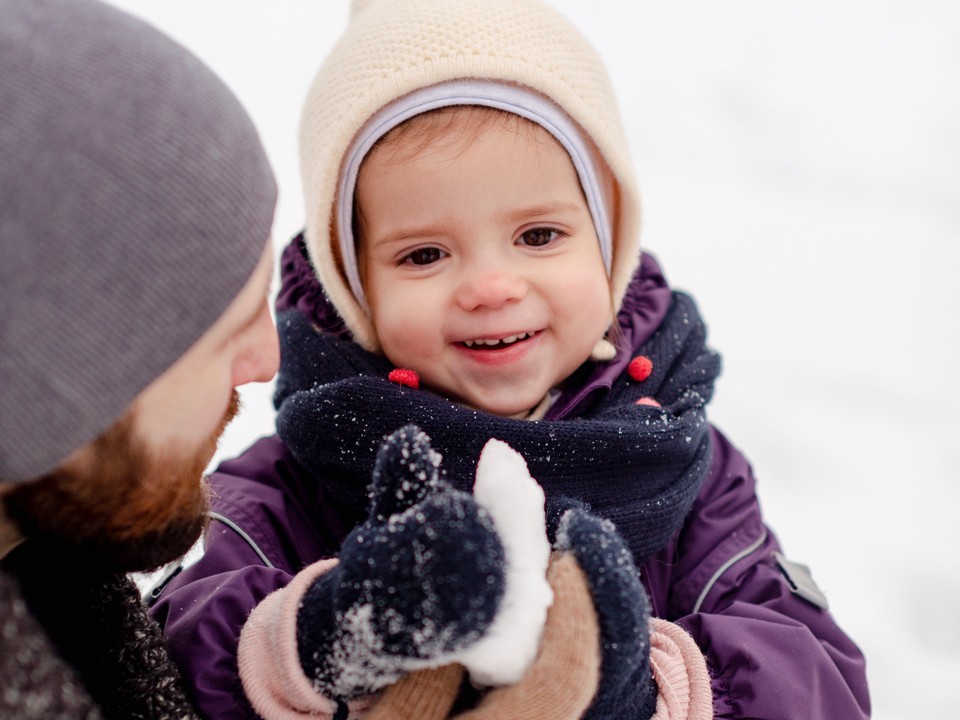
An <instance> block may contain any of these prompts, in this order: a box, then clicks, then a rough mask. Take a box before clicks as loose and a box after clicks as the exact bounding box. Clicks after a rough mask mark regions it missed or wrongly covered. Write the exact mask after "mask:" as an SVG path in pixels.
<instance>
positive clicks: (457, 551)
mask: <svg viewBox="0 0 960 720" xmlns="http://www.w3.org/2000/svg"><path fill="white" fill-rule="evenodd" d="M439 463H440V456H439V455H438V454H437V453H436V452H434V451H433V450H432V449H431V448H430V444H429V439H428V438H427V436H426V435H425V434H424V433H423V432H422V431H420V430H419V429H418V428H415V427H413V426H408V427H405V428H402V429H401V430H398V431H397V432H395V433H393V434H392V435H391V436H390V437H389V438H388V439H387V441H386V443H385V444H384V445H383V447H382V448H381V450H380V453H379V455H378V456H377V460H376V465H375V468H374V472H373V482H372V484H371V508H370V514H369V517H368V519H367V521H366V522H364V523H363V524H362V525H360V526H358V527H357V528H356V529H355V530H354V531H353V532H351V533H350V534H349V535H348V536H347V538H346V539H345V540H344V542H343V546H342V549H341V552H340V555H339V563H338V564H337V565H336V567H334V568H333V569H332V570H330V571H329V572H327V573H325V574H324V575H322V576H321V577H320V578H319V579H318V580H317V581H316V582H315V583H314V584H313V585H312V586H311V587H310V589H309V590H307V592H306V593H305V595H304V596H303V601H302V604H301V606H300V609H299V612H298V614H297V645H298V651H299V657H300V664H301V666H302V667H303V670H304V672H305V673H306V676H307V677H308V678H309V679H310V680H311V681H312V682H313V684H314V688H315V689H316V690H318V691H320V692H321V693H323V694H324V695H326V696H327V697H330V698H335V699H338V700H341V701H343V700H348V699H352V698H356V697H358V696H362V695H368V694H371V693H373V692H375V691H377V690H378V689H380V688H382V687H384V686H386V685H388V684H390V683H392V682H394V681H396V680H397V679H398V678H400V677H401V676H402V675H404V674H406V673H408V672H410V671H413V670H417V669H420V668H425V667H437V666H439V665H444V664H446V663H448V662H451V661H452V660H455V659H456V656H457V654H458V652H459V651H461V650H463V649H464V648H466V647H468V646H470V645H471V644H473V643H475V641H477V640H478V639H479V638H481V637H482V636H483V635H484V633H485V632H486V631H487V630H488V628H489V627H490V625H491V623H493V621H494V618H495V617H496V615H497V612H498V608H499V605H500V603H501V600H502V598H503V595H504V591H505V578H504V572H505V571H504V564H505V563H504V547H503V544H502V543H501V541H500V539H499V537H498V535H497V532H496V530H495V527H494V522H493V519H492V518H491V516H490V514H489V513H488V512H487V511H486V510H485V509H483V508H482V507H481V506H480V505H478V503H477V502H476V500H475V499H474V498H473V497H472V496H471V495H469V494H467V493H464V492H459V491H457V490H454V489H453V488H452V487H451V486H450V485H448V484H447V483H446V482H444V481H443V480H442V479H441V477H440V473H439Z"/></svg>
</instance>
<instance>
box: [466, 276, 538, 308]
mask: <svg viewBox="0 0 960 720" xmlns="http://www.w3.org/2000/svg"><path fill="white" fill-rule="evenodd" d="M526 294H527V283H526V281H525V280H524V279H523V278H522V277H520V276H519V275H517V274H516V273H511V272H509V271H507V270H494V271H487V272H482V273H474V274H472V275H470V276H469V277H466V278H465V279H464V280H463V282H462V283H461V284H460V288H459V290H458V292H457V302H458V304H459V305H460V307H461V308H463V309H464V310H468V311H470V310H477V309H480V308H489V309H496V308H499V307H501V306H502V305H505V304H507V303H509V302H516V301H518V300H522V299H523V298H524V296H525V295H526Z"/></svg>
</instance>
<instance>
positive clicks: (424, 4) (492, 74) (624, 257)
mask: <svg viewBox="0 0 960 720" xmlns="http://www.w3.org/2000/svg"><path fill="white" fill-rule="evenodd" d="M464 79H469V80H487V81H494V82H498V83H504V84H505V85H514V86H519V87H522V88H525V89H526V90H527V91H530V92H531V93H535V94H537V95H540V96H542V97H544V98H546V99H548V100H550V101H551V102H552V103H554V104H555V105H557V106H558V107H559V108H560V109H561V110H562V111H563V112H564V113H565V114H566V115H567V116H569V118H570V119H571V120H572V121H573V122H574V123H575V124H576V125H577V126H578V128H579V129H580V131H581V132H582V133H583V135H584V136H585V137H586V138H588V139H589V140H590V141H591V143H592V144H593V145H594V146H595V147H596V149H597V151H598V152H599V156H600V158H601V159H602V161H603V164H604V165H605V169H606V170H608V171H609V173H610V176H611V179H612V181H613V186H614V187H613V192H612V202H611V214H612V223H611V224H612V228H613V232H612V235H613V250H612V263H611V272H610V285H611V290H612V295H613V298H614V311H615V312H616V310H617V309H618V308H619V304H620V302H621V300H622V297H623V294H624V292H625V291H626V287H627V284H628V283H629V281H630V278H631V276H632V275H633V271H634V270H635V268H636V266H637V263H638V262H639V219H640V207H639V200H638V196H637V190H636V184H635V179H634V175H633V169H632V167H631V165H630V161H629V158H630V152H629V149H628V148H627V142H626V136H625V133H624V130H623V127H622V124H621V121H620V114H619V110H618V108H617V102H616V98H615V95H614V92H613V88H612V85H611V83H610V79H609V77H608V75H607V72H606V70H605V68H604V66H603V64H602V62H601V60H600V58H599V56H598V55H597V52H596V50H595V49H594V48H593V47H592V46H591V45H590V43H589V42H588V41H587V40H586V39H585V38H584V37H583V35H582V34H581V33H580V32H579V31H578V30H577V28H576V27H574V26H573V25H572V23H570V22H569V21H568V20H567V19H566V18H564V17H563V16H562V15H560V14H559V13H558V12H556V11H555V10H554V9H552V8H551V7H549V6H548V5H546V4H545V3H543V2H541V0H457V1H456V2H452V1H451V0H354V3H353V6H352V19H351V22H350V25H349V26H348V28H347V30H346V32H345V33H344V34H343V36H342V37H341V38H340V40H339V41H338V43H337V44H336V46H335V47H334V48H333V50H332V51H331V53H330V55H329V56H328V57H327V59H326V61H325V62H324V64H323V65H322V66H321V68H320V69H319V71H318V73H317V75H316V77H315V78H314V81H313V83H312V85H311V87H310V90H309V92H308V94H307V98H306V101H305V103H304V107H303V113H302V116H301V122H300V171H301V176H302V179H303V191H304V205H305V208H306V245H307V249H308V252H309V254H310V260H311V262H312V263H313V266H314V268H315V269H316V271H317V275H318V277H319V279H320V282H321V284H322V285H323V287H324V291H325V292H326V294H327V296H328V297H329V298H330V300H331V302H332V303H333V305H334V306H335V307H336V309H337V312H338V313H339V314H340V316H341V317H342V318H343V320H344V322H345V323H346V325H347V327H348V328H349V329H350V331H351V332H352V333H353V336H354V338H355V339H356V341H357V342H358V343H359V344H360V345H361V346H362V347H364V348H366V349H367V350H373V351H376V350H378V349H379V343H378V342H377V337H376V333H375V330H374V328H373V324H372V322H371V320H370V317H369V316H368V315H367V313H366V311H365V310H364V307H363V305H362V304H361V302H359V301H358V299H357V298H356V297H355V295H354V293H353V292H351V289H350V287H349V283H348V281H347V277H346V272H345V267H344V264H343V260H342V258H341V256H340V253H339V252H338V250H337V249H336V246H337V243H338V240H337V238H336V236H335V232H334V231H332V228H335V225H336V224H335V223H334V222H333V218H332V215H333V213H334V208H335V198H336V195H337V188H338V185H339V183H340V173H341V171H342V168H343V166H342V163H343V160H344V156H345V155H346V153H347V150H348V148H349V147H350V146H351V144H352V142H353V140H354V138H355V137H356V136H357V135H358V133H359V132H360V131H361V129H362V128H363V127H364V125H365V124H366V123H367V122H368V121H369V120H370V119H371V118H373V117H374V116H375V115H376V114H377V113H378V111H379V110H381V109H382V108H384V107H386V106H387V105H389V104H390V103H392V102H393V101H395V100H397V99H399V98H401V97H404V96H406V95H409V94H410V93H412V92H414V91H416V90H420V89H423V88H427V87H431V86H435V85H439V84H441V83H446V82H449V81H455V80H464Z"/></svg>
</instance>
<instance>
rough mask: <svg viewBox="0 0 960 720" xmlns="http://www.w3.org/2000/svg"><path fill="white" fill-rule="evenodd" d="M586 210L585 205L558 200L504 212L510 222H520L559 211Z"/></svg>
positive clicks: (504, 216)
mask: <svg viewBox="0 0 960 720" xmlns="http://www.w3.org/2000/svg"><path fill="white" fill-rule="evenodd" d="M584 211H586V207H585V206H581V205H578V204H577V203H572V202H566V201H563V200H558V201H556V202H548V203H541V204H538V205H530V206H528V207H521V208H516V209H514V210H509V211H507V212H506V213H504V215H503V219H504V220H506V221H508V222H520V221H521V220H526V219H528V218H536V217H541V216H544V215H556V214H558V213H560V214H567V215H572V214H575V213H579V212H584Z"/></svg>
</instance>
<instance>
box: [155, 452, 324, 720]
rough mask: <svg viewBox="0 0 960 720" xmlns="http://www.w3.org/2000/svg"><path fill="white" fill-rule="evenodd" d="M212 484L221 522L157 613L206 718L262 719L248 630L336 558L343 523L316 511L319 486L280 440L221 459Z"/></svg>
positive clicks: (173, 584) (214, 523)
mask: <svg viewBox="0 0 960 720" xmlns="http://www.w3.org/2000/svg"><path fill="white" fill-rule="evenodd" d="M210 481H211V488H212V495H213V500H212V501H211V509H212V511H213V512H214V513H215V515H214V518H216V517H218V516H219V517H220V518H221V519H213V520H212V521H211V523H210V527H209V528H208V530H207V532H206V534H205V535H204V555H203V556H202V557H201V558H200V560H199V561H198V562H197V563H196V564H194V565H191V566H190V567H188V568H187V569H185V570H184V571H182V572H181V573H180V574H179V575H177V576H176V577H174V578H173V580H171V581H170V583H169V584H168V585H167V586H166V587H165V588H164V590H163V592H162V594H161V595H160V598H159V600H158V601H157V603H156V604H155V605H154V606H153V608H152V609H151V613H152V614H153V616H154V617H155V618H156V619H157V621H158V622H159V623H160V625H161V626H162V627H163V630H164V633H165V635H166V636H167V641H168V645H169V648H170V653H171V655H172V657H173V659H174V660H175V661H176V662H177V664H178V665H179V666H180V668H181V670H182V672H183V676H184V679H185V684H186V686H187V691H188V693H189V694H190V696H191V699H192V700H193V702H194V704H195V706H196V707H197V709H198V710H199V712H200V714H201V715H202V716H203V717H207V718H217V720H224V719H228V718H229V719H232V718H244V719H246V718H256V717H257V716H256V714H255V713H254V712H253V710H252V708H251V707H250V705H249V704H248V702H247V700H246V698H245V696H244V692H243V688H242V686H241V683H240V678H239V674H238V670H237V642H238V640H239V637H240V630H241V629H242V627H243V624H244V622H245V621H246V619H247V616H248V615H249V614H250V612H251V611H252V610H253V609H254V607H256V605H258V604H259V603H260V601H261V600H263V598H265V597H266V596H267V595H269V594H270V593H271V592H273V591H274V590H277V589H279V588H282V587H285V586H286V585H287V584H288V583H289V582H290V580H291V579H292V577H293V575H294V574H295V573H296V572H298V571H299V570H301V569H302V568H303V567H305V566H307V565H309V564H312V563H313V562H315V561H316V560H319V559H321V558H323V557H329V556H330V555H332V554H333V547H332V544H331V543H333V542H334V540H333V538H335V537H336V536H337V535H338V534H339V533H340V528H339V527H338V521H337V519H336V518H333V517H330V518H326V517H325V515H324V513H323V512H322V511H321V510H319V509H318V508H317V507H315V504H317V503H320V502H321V501H322V498H319V496H318V493H319V490H317V489H316V488H315V487H313V486H312V485H311V484H310V482H309V479H308V478H305V477H303V474H302V471H301V470H300V469H299V468H298V467H297V466H296V464H295V463H294V462H293V461H292V459H291V458H290V457H289V454H288V453H287V452H286V449H285V448H284V447H283V445H282V444H281V443H280V441H279V440H278V439H277V438H275V437H273V438H265V439H263V440H260V441H259V442H257V443H256V444H254V445H253V446H252V447H251V448H250V449H249V450H247V451H246V452H245V453H244V454H243V455H241V456H240V457H239V458H237V459H235V460H232V461H229V462H226V463H224V464H223V465H221V466H220V468H218V471H217V472H216V473H215V474H214V475H213V476H211V478H210ZM237 529H239V530H242V532H243V534H241V533H240V532H238V531H237ZM244 535H245V536H246V537H244Z"/></svg>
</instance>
